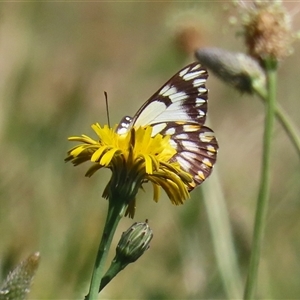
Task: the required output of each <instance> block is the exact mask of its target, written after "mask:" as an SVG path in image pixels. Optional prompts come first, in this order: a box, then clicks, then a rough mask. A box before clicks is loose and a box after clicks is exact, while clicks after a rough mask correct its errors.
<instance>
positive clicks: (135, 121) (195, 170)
mask: <svg viewBox="0 0 300 300" xmlns="http://www.w3.org/2000/svg"><path fill="white" fill-rule="evenodd" d="M207 77H208V74H207V71H206V69H204V68H203V67H202V66H201V65H200V64H199V63H192V64H190V65H188V66H186V67H185V68H183V69H182V70H180V71H179V72H178V73H176V74H175V75H174V76H173V77H172V78H171V79H170V80H169V81H167V82H166V83H165V84H164V85H163V86H162V87H161V88H160V89H159V90H158V91H157V92H156V93H155V94H154V95H153V96H152V97H150V99H149V100H148V101H146V102H145V103H144V104H143V105H142V107H141V108H140V109H139V110H138V112H137V113H136V114H135V115H134V116H133V118H130V117H124V118H123V119H122V121H121V122H120V123H119V125H118V127H117V130H116V131H117V132H118V133H119V134H123V133H126V132H128V130H130V129H131V128H132V127H133V126H134V127H139V126H146V125H151V126H152V127H153V130H152V136H154V135H156V134H158V133H160V134H162V135H170V137H171V138H170V144H171V146H173V147H174V148H175V149H176V151H177V153H176V154H175V155H174V156H173V158H172V161H174V162H175V161H176V162H178V163H179V164H180V166H181V168H182V169H183V170H184V171H186V172H188V173H190V174H191V175H192V176H193V178H194V181H195V184H196V186H197V185H199V184H201V183H202V182H203V181H204V180H205V179H206V178H207V177H208V176H209V175H210V173H211V171H212V167H213V165H214V163H215V161H216V156H217V150H218V143H217V140H216V138H215V136H214V133H213V131H212V130H211V129H210V128H208V127H205V126H203V124H204V122H205V119H206V113H207V89H206V86H205V83H206V79H207ZM192 188H193V187H191V188H190V189H192Z"/></svg>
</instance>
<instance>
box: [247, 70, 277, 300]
mask: <svg viewBox="0 0 300 300" xmlns="http://www.w3.org/2000/svg"><path fill="white" fill-rule="evenodd" d="M266 75H267V82H268V86H267V88H268V91H267V96H266V100H267V101H266V117H265V130H264V138H263V157H262V170H261V179H260V188H259V194H258V200H257V208H256V215H255V225H254V234H253V242H252V243H253V244H252V250H251V257H250V265H249V271H248V278H247V282H246V288H245V293H244V299H245V300H246V299H247V300H248V299H254V298H255V293H256V286H257V278H258V267H259V261H260V255H261V248H262V244H263V237H264V232H265V227H266V214H267V209H268V202H269V196H270V162H271V140H272V133H273V124H274V117H275V107H276V75H277V74H276V69H275V68H274V67H273V66H271V65H270V64H267V68H266Z"/></svg>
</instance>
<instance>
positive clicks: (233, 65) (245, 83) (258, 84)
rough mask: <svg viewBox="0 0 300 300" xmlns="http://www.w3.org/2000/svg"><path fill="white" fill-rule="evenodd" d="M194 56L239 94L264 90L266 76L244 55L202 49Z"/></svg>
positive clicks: (213, 49)
mask: <svg viewBox="0 0 300 300" xmlns="http://www.w3.org/2000/svg"><path fill="white" fill-rule="evenodd" d="M195 55H196V58H197V59H198V61H199V62H200V63H201V64H203V66H204V67H207V68H208V69H209V70H211V71H212V72H213V73H214V74H215V75H216V76H218V77H219V78H220V79H221V80H223V81H225V82H227V83H229V84H230V85H232V86H234V87H235V88H236V89H238V90H239V91H241V92H246V93H253V92H254V91H255V90H256V89H257V88H259V89H260V90H263V89H265V86H266V76H265V73H264V71H263V69H262V68H261V66H260V65H259V64H258V62H257V61H255V60H254V59H252V58H251V57H250V56H248V55H246V54H244V53H235V52H229V51H225V50H222V49H219V48H202V49H199V50H197V51H196V53H195Z"/></svg>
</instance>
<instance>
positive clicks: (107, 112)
mask: <svg viewBox="0 0 300 300" xmlns="http://www.w3.org/2000/svg"><path fill="white" fill-rule="evenodd" d="M104 97H105V106H106V116H107V123H108V126H109V127H110V119H109V109H108V98H107V93H106V92H105V91H104Z"/></svg>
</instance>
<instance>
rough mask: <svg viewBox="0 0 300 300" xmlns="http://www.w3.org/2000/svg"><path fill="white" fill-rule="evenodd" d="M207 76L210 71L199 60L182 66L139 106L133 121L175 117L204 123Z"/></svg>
mask: <svg viewBox="0 0 300 300" xmlns="http://www.w3.org/2000/svg"><path fill="white" fill-rule="evenodd" d="M207 76H208V74H207V71H206V70H205V69H204V68H203V67H202V66H201V65H200V64H199V63H192V64H190V65H188V66H187V67H185V68H184V69H182V70H180V71H179V72H178V73H176V74H175V75H174V76H173V77H172V78H171V79H170V80H169V81H167V82H166V83H165V84H164V85H163V86H162V87H161V88H160V89H159V90H158V91H157V92H156V93H155V94H154V95H153V96H152V97H151V98H150V99H149V100H148V101H146V102H145V104H144V105H143V106H142V107H141V108H140V109H139V110H138V112H137V113H136V115H135V116H134V117H133V124H132V125H134V126H144V125H151V124H157V123H168V122H174V121H178V122H190V123H199V124H204V122H205V117H206V111H207V89H206V87H205V82H206V79H207Z"/></svg>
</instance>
